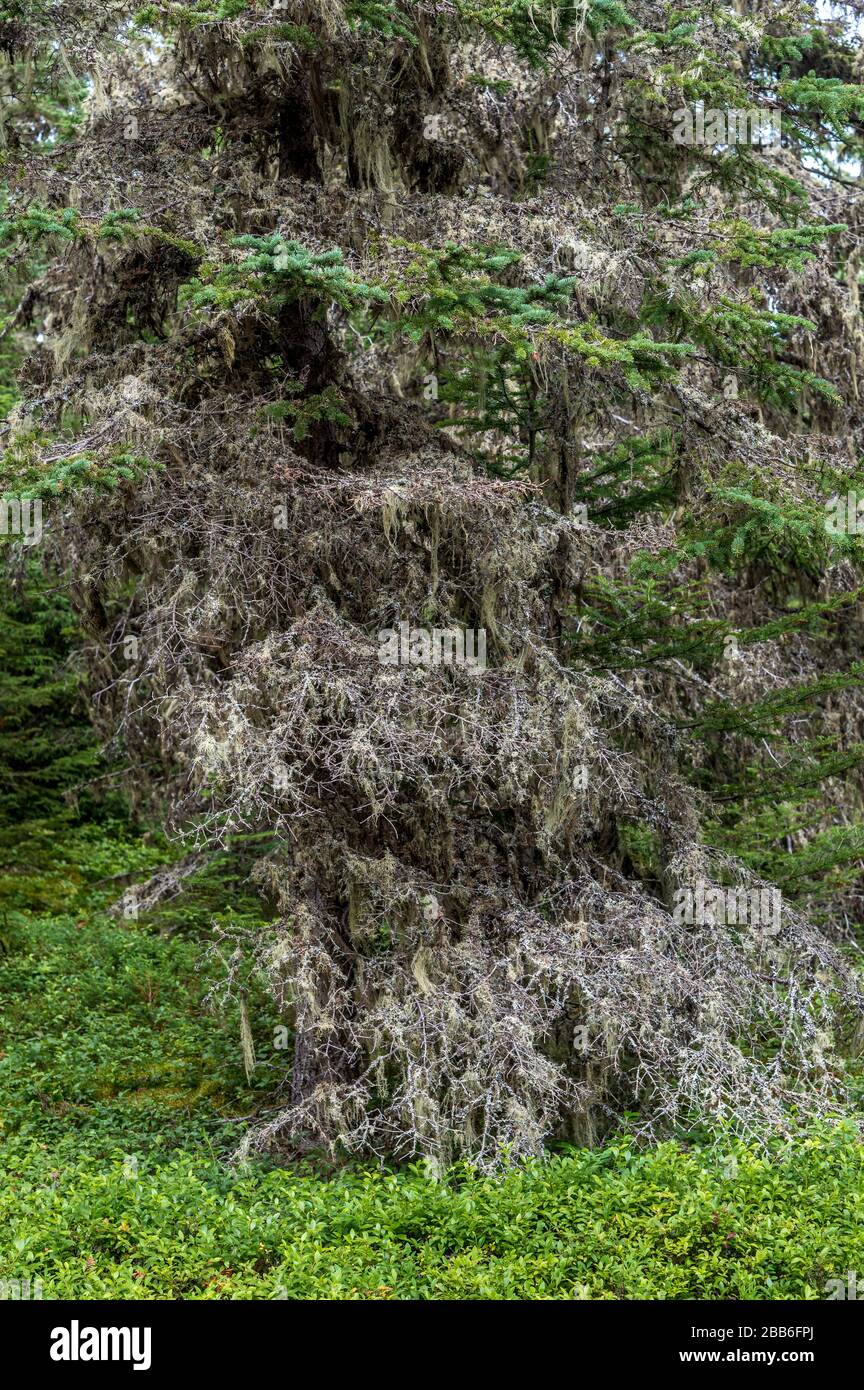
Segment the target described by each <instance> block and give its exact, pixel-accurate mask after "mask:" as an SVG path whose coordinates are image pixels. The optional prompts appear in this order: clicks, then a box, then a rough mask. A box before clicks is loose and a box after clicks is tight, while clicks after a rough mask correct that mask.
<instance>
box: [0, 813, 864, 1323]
mask: <svg viewBox="0 0 864 1390" xmlns="http://www.w3.org/2000/svg"><path fill="white" fill-rule="evenodd" d="M13 845H14V846H15V849H14V852H13V848H12V847H13ZM0 852H2V859H3V861H4V862H3V865H2V870H3V871H2V874H0V970H2V977H3V992H2V993H3V1022H2V1039H0V1049H2V1055H0V1124H2V1129H0V1135H2V1144H0V1168H2V1174H0V1278H5V1279H24V1278H27V1277H29V1278H30V1279H31V1280H33V1279H36V1278H39V1279H40V1280H41V1281H42V1289H43V1296H44V1297H45V1298H94V1299H95V1298H109V1299H148V1298H169V1299H171V1298H186V1299H212V1298H241V1299H256V1298H257V1299H272V1298H290V1299H388V1298H391V1299H393V1298H395V1299H442V1300H443V1299H548V1298H553V1299H557V1298H568V1299H570V1298H615V1299H634V1298H648V1299H740V1298H824V1297H825V1285H826V1281H827V1280H828V1279H832V1278H843V1277H845V1274H846V1271H848V1270H853V1269H862V1268H864V1219H862V1218H864V1150H862V1146H861V1144H860V1142H859V1141H858V1139H857V1138H856V1135H855V1133H854V1132H853V1131H852V1130H851V1129H849V1128H843V1127H838V1128H834V1129H828V1128H826V1129H824V1130H822V1131H820V1132H814V1133H813V1134H812V1135H811V1136H810V1138H808V1139H807V1140H804V1141H799V1142H797V1143H796V1144H794V1145H790V1144H786V1143H781V1142H780V1141H778V1142H777V1143H775V1144H774V1145H772V1146H771V1147H770V1148H769V1149H768V1150H767V1151H765V1152H762V1153H757V1152H755V1151H753V1150H748V1149H746V1148H744V1147H742V1146H738V1145H735V1144H733V1143H731V1142H728V1143H725V1144H715V1145H714V1146H712V1147H710V1148H704V1149H699V1148H696V1149H688V1148H684V1147H682V1146H680V1145H675V1144H666V1145H662V1146H659V1147H657V1148H654V1149H652V1150H650V1151H648V1152H643V1153H637V1152H635V1151H633V1150H631V1148H630V1146H629V1144H628V1143H627V1141H626V1140H625V1139H621V1140H618V1141H616V1142H614V1143H612V1144H610V1145H609V1146H608V1147H606V1148H605V1149H602V1150H595V1151H589V1150H569V1151H566V1152H560V1153H557V1154H555V1155H554V1156H551V1157H550V1158H549V1159H548V1160H547V1161H545V1162H542V1163H541V1162H537V1163H534V1164H531V1165H528V1166H527V1167H524V1168H521V1169H518V1170H515V1171H512V1172H510V1173H508V1174H507V1175H506V1176H504V1177H499V1178H491V1177H479V1176H477V1175H475V1174H472V1173H471V1172H469V1171H467V1170H458V1171H456V1172H454V1173H452V1174H450V1175H449V1176H448V1178H447V1180H446V1181H441V1180H438V1179H436V1177H435V1175H434V1174H433V1173H431V1172H430V1171H429V1170H427V1169H426V1168H424V1167H422V1166H414V1167H410V1168H406V1169H402V1170H400V1171H398V1172H386V1171H382V1170H380V1169H377V1168H376V1169H372V1168H364V1167H362V1166H358V1165H352V1166H346V1167H343V1168H340V1169H336V1170H332V1169H331V1170H330V1171H329V1172H325V1171H322V1170H316V1169H314V1168H313V1167H311V1166H305V1165H295V1166H294V1167H293V1168H277V1167H274V1166H271V1165H268V1164H266V1163H257V1162H256V1163H249V1164H245V1165H243V1166H241V1167H236V1166H235V1167H232V1166H231V1163H230V1155H231V1152H232V1149H233V1147H234V1145H235V1143H236V1139H237V1136H238V1134H239V1133H240V1131H241V1129H242V1119H243V1117H244V1116H247V1115H249V1114H250V1113H251V1112H252V1111H254V1110H256V1109H257V1108H258V1107H260V1106H261V1105H262V1104H263V1103H265V1102H266V1094H267V1088H268V1087H269V1086H270V1085H271V1084H272V1080H273V1072H272V1067H273V1066H274V1065H275V1063H265V1064H263V1065H260V1066H259V1068H258V1069H256V1074H255V1080H254V1083H253V1085H252V1086H251V1087H250V1086H249V1085H248V1084H247V1081H246V1078H245V1074H244V1071H243V1067H242V1058H241V1051H240V1046H239V1029H238V1022H237V1018H236V1017H231V1016H225V1017H222V1016H220V1015H218V1014H214V1013H212V1012H210V1011H208V1010H207V1009H206V1008H205V1007H204V1005H203V998H204V995H205V993H206V991H207V988H208V986H209V985H210V984H211V983H212V975H211V974H210V973H209V972H210V971H211V967H210V966H202V964H201V957H202V945H203V942H204V940H205V938H206V936H207V932H208V927H209V923H210V921H211V919H212V918H213V917H214V916H217V917H218V915H219V907H220V904H219V903H218V901H217V899H218V897H219V895H220V893H221V894H222V895H223V898H224V901H223V902H222V904H221V908H222V910H223V912H224V911H225V910H226V904H228V903H230V908H231V910H232V911H234V912H235V913H236V912H241V913H242V912H251V911H252V910H253V907H252V904H251V900H250V899H248V898H247V897H244V891H246V890H244V887H243V884H242V882H241V881H239V880H238V881H232V880H231V877H230V874H229V875H227V876H223V878H222V879H219V877H218V875H217V876H215V877H214V876H213V875H212V874H211V875H210V877H209V878H208V876H207V875H206V874H205V875H204V876H203V879H201V880H200V881H195V880H193V881H192V882H191V885H190V887H189V888H188V889H187V891H186V892H185V893H184V894H183V895H182V897H181V898H180V899H176V900H175V901H174V903H173V904H168V905H166V906H163V907H161V908H160V909H158V910H157V911H155V912H154V913H153V914H151V915H150V916H149V917H147V918H143V917H142V918H141V919H140V920H137V921H127V920H123V918H122V917H121V918H119V919H118V918H116V917H112V916H110V915H109V914H108V911H107V908H108V906H109V904H110V903H111V902H112V901H115V900H116V898H117V897H118V895H119V892H120V891H121V890H122V886H123V885H124V884H125V883H127V882H128V881H129V880H130V878H138V879H144V878H146V877H147V876H148V875H149V874H151V873H152V872H153V871H154V870H155V869H156V868H158V866H159V865H160V863H162V862H164V860H165V858H166V857H167V851H166V847H165V846H164V845H163V844H161V843H159V842H158V841H157V842H153V843H149V844H148V843H146V842H145V841H143V840H141V839H136V838H131V837H130V836H129V834H128V832H127V831H126V830H125V828H124V827H123V825H122V824H116V825H107V826H105V825H103V826H97V825H85V826H77V827H76V826H75V825H74V824H72V823H69V824H64V823H62V822H61V821H55V822H48V821H45V822H40V823H38V824H33V825H29V826H26V827H23V828H22V827H18V828H16V829H15V830H14V833H13V831H11V830H9V831H4V832H2V835H0ZM250 1013H251V1016H252V1023H253V1029H254V1031H255V1033H256V1042H259V1041H260V1040H261V1039H262V1038H263V1037H264V1036H266V1034H267V1033H268V1031H269V1030H270V1029H271V1027H272V1022H273V1020H272V1018H271V1017H270V1016H269V1014H268V1012H267V1009H266V1006H265V1004H264V1002H263V1001H262V1000H260V999H254V1000H253V999H250Z"/></svg>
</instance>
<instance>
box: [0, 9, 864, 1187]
mask: <svg viewBox="0 0 864 1390" xmlns="http://www.w3.org/2000/svg"><path fill="white" fill-rule="evenodd" d="M0 42H2V48H3V51H4V53H5V54H6V68H5V70H4V78H3V81H4V82H5V83H6V86H7V89H8V90H10V91H15V92H16V93H17V92H19V90H20V83H21V82H22V81H23V78H22V77H21V74H22V73H25V72H26V73H29V74H32V73H34V72H35V73H38V74H39V83H40V84H41V85H40V92H44V93H48V94H49V96H50V97H51V99H52V101H53V106H52V105H50V104H49V103H48V102H46V100H45V99H44V98H40V101H39V102H38V104H37V105H38V111H39V118H38V119H39V121H42V122H44V123H45V125H46V127H47V131H48V138H41V139H40V138H34V135H33V127H34V116H33V102H32V101H31V100H30V99H25V98H24V96H20V97H19V99H18V100H17V102H16V103H13V104H12V105H11V107H10V114H9V116H8V118H7V121H6V127H7V137H6V138H7V146H6V153H5V157H4V158H5V163H4V168H5V176H6V180H7V192H6V197H5V204H4V209H3V218H2V223H0V254H2V257H3V264H4V265H5V266H7V267H8V268H9V271H10V275H12V276H16V275H17V276H23V277H24V280H25V281H26V283H25V284H24V285H23V286H22V293H21V298H20V302H19V303H18V304H17V305H16V307H15V308H14V310H12V311H11V319H12V322H13V324H14V333H15V334H16V335H17V336H16V339H15V341H16V342H17V343H19V344H21V345H22V347H21V350H22V352H23V350H24V346H23V345H25V340H26V347H27V348H28V349H29V350H28V352H27V356H26V360H25V361H24V362H23V365H22V367H21V371H20V375H19V383H20V390H21V394H22V399H21V401H20V403H19V404H18V405H16V407H15V408H14V410H13V412H12V414H11V416H10V421H9V425H8V428H7V429H6V432H5V454H4V486H5V487H6V488H7V489H8V491H9V495H19V494H20V495H27V496H34V497H35V496H38V497H39V498H41V499H42V501H43V503H44V506H45V510H46V516H47V517H48V519H49V520H48V544H47V546H46V554H45V559H46V563H49V564H54V565H56V566H59V567H61V569H63V570H64V571H65V573H66V574H67V576H68V584H69V592H70V594H71V597H72V600H73V604H74V606H75V609H76V613H77V615H78V617H79V620H80V621H81V622H82V623H83V624H84V625H85V627H86V629H87V631H88V634H89V649H88V650H89V656H90V664H91V671H92V682H93V688H94V691H96V692H98V698H97V699H96V700H95V701H94V713H95V718H96V720H97V724H98V727H99V728H100V729H101V731H102V732H103V734H104V735H105V736H107V735H109V734H110V735H111V736H112V737H113V736H117V735H118V733H119V735H120V736H121V737H122V738H123V739H124V740H125V744H126V748H127V750H128V752H129V757H130V763H131V764H132V765H133V766H135V767H136V768H137V769H138V771H137V772H136V774H135V776H136V779H137V781H138V782H139V784H140V782H141V779H142V777H143V776H144V770H145V769H152V768H153V766H154V764H158V772H157V775H156V776H155V777H154V778H153V782H152V789H151V795H152V800H153V806H154V808H155V809H156V811H157V813H159V814H164V815H166V816H167V817H168V819H169V823H170V824H171V826H172V827H173V828H174V830H175V831H176V832H177V833H178V834H182V835H185V836H188V837H191V838H193V839H194V838H195V837H197V838H199V839H201V840H206V841H208V842H210V843H214V844H217V845H220V844H221V845H227V844H230V842H231V838H232V836H234V835H236V834H238V833H241V832H242V833H249V832H251V833H254V834H256V835H260V842H261V846H262V850H261V859H260V862H259V864H258V866H257V870H256V873H257V879H258V882H259V884H260V887H261V891H262V894H263V895H264V897H265V898H266V899H267V900H268V902H269V905H270V907H271V908H272V916H273V920H269V916H270V915H271V914H268V921H267V923H266V925H262V927H261V929H260V930H257V931H253V930H248V929H245V928H244V930H243V932H242V933H241V932H238V934H237V935H236V938H235V939H233V940H232V941H231V942H230V943H229V944H230V948H231V949H230V952H226V951H225V949H224V946H225V943H221V946H222V950H223V955H225V958H226V959H228V960H229V961H230V969H229V973H228V977H227V978H226V985H225V988H226V991H229V992H230V991H237V990H240V991H242V990H243V988H244V985H245V981H246V979H247V976H248V974H249V973H250V972H255V973H260V974H262V975H263V976H264V977H265V979H266V980H267V982H268V984H269V987H270V988H271V990H272V992H273V995H274V997H275V999H276V1001H277V1003H278V1004H279V1006H280V1008H281V1009H282V1010H283V1011H284V1015H285V1018H286V1021H287V1022H288V1023H289V1025H290V1027H291V1030H292V1037H293V1047H292V1050H291V1052H290V1053H289V1054H287V1055H284V1056H283V1055H281V1054H280V1057H279V1059H278V1060H279V1062H280V1064H281V1063H282V1062H283V1061H284V1068H285V1074H284V1077H283V1078H282V1080H281V1084H280V1088H279V1092H278V1095H277V1097H276V1098H275V1101H274V1111H273V1113H272V1116H271V1118H270V1119H269V1121H268V1122H267V1124H266V1125H263V1126H261V1127H259V1128H258V1129H256V1130H254V1131H253V1132H252V1134H251V1135H250V1138H249V1141H248V1142H249V1143H250V1144H251V1143H259V1144H273V1145H276V1146H279V1145H282V1146H291V1147H296V1146H298V1145H302V1144H313V1145H314V1144H319V1143H321V1142H326V1143H328V1144H330V1145H331V1146H333V1147H335V1148H342V1149H347V1150H350V1151H362V1152H368V1151H371V1152H378V1153H385V1154H390V1155H396V1156H398V1157H404V1156H406V1155H411V1154H416V1153H427V1154H430V1155H434V1156H435V1157H437V1158H441V1159H445V1160H446V1159H450V1158H452V1157H454V1156H456V1155H458V1154H460V1153H467V1154H469V1155H470V1156H471V1157H472V1158H474V1159H476V1160H477V1161H479V1162H481V1163H483V1164H487V1165H494V1164H495V1163H498V1162H500V1161H502V1159H504V1158H511V1159H512V1158H518V1157H519V1156H520V1155H524V1154H526V1153H532V1152H536V1151H537V1150H538V1149H539V1148H540V1146H541V1145H542V1144H543V1143H544V1141H545V1140H547V1139H548V1138H549V1137H550V1136H552V1135H556V1134H557V1135H561V1134H566V1135H571V1136H575V1137H578V1138H580V1139H586V1138H587V1139H593V1138H594V1137H595V1136H596V1135H598V1134H599V1133H601V1132H602V1131H603V1130H604V1129H605V1128H606V1127H607V1126H608V1125H609V1124H610V1123H614V1122H616V1121H618V1120H620V1119H621V1118H622V1117H623V1116H624V1115H627V1116H629V1117H630V1122H631V1123H632V1124H633V1125H634V1126H635V1128H636V1129H637V1131H638V1132H640V1133H643V1134H658V1133H663V1132H668V1131H669V1130H670V1128H672V1127H674V1126H681V1125H688V1124H693V1123H695V1122H696V1121H702V1120H705V1119H708V1120H717V1119H721V1120H724V1121H729V1122H732V1123H735V1124H737V1125H738V1126H740V1127H742V1128H745V1129H751V1130H752V1129H758V1128H759V1127H764V1126H765V1125H769V1124H770V1125H776V1124H780V1125H787V1126H788V1125H791V1124H792V1123H794V1116H795V1115H798V1116H801V1115H808V1114H812V1113H814V1112H819V1111H824V1110H826V1109H830V1108H831V1107H834V1106H837V1105H842V1104H843V1095H844V1056H845V1055H846V1054H848V1051H849V1043H850V1038H851V1036H852V1033H853V1032H854V1028H855V1026H856V1015H857V1014H858V1013H859V1012H860V1007H861V996H860V992H859V987H858V979H857V973H856V968H855V956H854V949H853V944H852V940H851V938H852V935H853V928H854V925H855V923H856V922H857V921H859V920H860V907H861V896H860V886H859V884H860V874H861V865H862V859H864V825H862V789H864V784H862V775H861V753H862V748H864V739H862V736H861V725H862V716H864V706H862V694H861V676H862V670H864V666H862V663H861V661H860V651H861V637H862V607H861V592H862V583H864V580H862V574H861V560H862V551H861V540H860V538H859V536H858V534H857V528H856V526H855V525H854V524H850V518H851V517H852V516H853V514H855V515H857V513H856V504H855V503H854V502H853V503H852V505H851V507H850V505H849V499H850V498H852V499H854V498H856V497H857V495H858V494H859V493H861V494H864V477H862V474H861V464H860V457H861V440H860V433H861V407H860V401H859V390H860V388H859V381H860V380H861V378H862V347H864V335H862V324H861V316H860V305H859V278H860V256H859V240H860V225H859V222H860V211H859V204H858V200H857V197H856V191H857V172H858V170H859V168H860V159H861V153H862V129H864V90H862V88H861V86H860V85H859V82H858V75H859V63H860V53H859V43H858V39H857V38H856V36H855V31H854V26H853V25H852V24H851V22H850V14H849V13H847V10H846V9H845V7H842V6H839V7H838V8H837V13H836V17H833V18H827V19H826V18H825V17H824V16H822V15H821V14H820V13H817V11H816V8H815V7H814V6H810V5H806V4H796V5H795V6H791V5H789V4H787V3H783V0H754V2H753V3H736V4H729V3H721V2H720V0H709V2H708V3H704V4H701V5H699V6H697V7H691V8H689V9H688V8H684V9H680V8H677V7H676V6H673V5H670V4H666V3H647V0H628V3H626V4H625V3H618V0H581V3H580V4H578V5H569V4H566V5H565V4H558V3H557V2H556V3H554V4H552V5H551V7H550V6H547V7H545V8H543V7H541V6H538V5H534V4H532V3H530V2H529V0H494V3H491V4H475V3H473V0H448V3H446V4H444V5H440V4H436V5H434V6H433V5H426V4H419V5H415V4H401V3H392V0H373V2H372V3H366V0H348V3H343V0H334V2H333V3H331V4H327V5H319V4H318V3H317V0H285V3H279V4H266V3H263V0H262V2H261V3H255V2H254V0H201V3H194V4H182V3H177V2H176V0H166V3H154V4H149V5H146V6H145V7H144V8H143V9H141V8H137V9H136V7H134V6H130V7H128V9H127V8H126V7H125V6H123V5H114V6H112V7H110V10H106V8H105V7H103V6H97V5H95V4H91V3H89V0H72V2H71V3H68V4H67V3H63V4H59V5H48V4H45V3H32V4H31V3H26V0H5V3H4V4H3V5H2V7H0ZM28 80H29V79H28ZM73 82H74V83H79V84H84V89H85V90H86V99H85V103H84V119H83V122H82V124H81V128H80V130H79V131H77V132H76V136H75V138H74V139H63V138H59V135H60V132H61V126H62V125H63V122H64V121H66V120H68V111H69V104H68V92H69V84H70V83H73ZM64 113H67V114H64ZM27 335H29V337H28V336H27ZM832 499H834V501H833V502H832ZM840 499H846V501H845V503H844V506H843V508H841V510H842V515H843V518H845V520H844V521H843V524H836V525H833V526H832V525H828V524H826V519H827V518H828V517H829V516H830V515H831V514H832V513H831V508H832V507H833V508H834V513H833V514H834V515H835V518H836V517H839V515H840V513H839V512H838V510H837V509H838V507H839V506H840ZM400 623H408V624H409V626H411V627H414V628H423V629H439V630H445V629H447V630H452V629H456V630H458V631H462V630H465V629H469V630H477V629H483V630H484V631H485V634H486V638H487V649H488V665H487V668H486V669H485V670H484V671H478V670H472V669H469V668H467V667H465V666H458V665H448V664H445V665H440V666H427V665H425V664H424V662H423V661H422V660H421V661H418V660H414V661H409V663H408V664H407V665H398V666H390V665H387V664H382V662H381V661H380V660H379V643H378V634H379V632H381V631H385V632H386V631H388V630H391V629H392V630H396V629H397V628H398V627H399V625H400ZM148 775H149V774H148ZM775 887H776V888H779V890H780V892H781V894H782V915H781V917H780V919H779V920H776V921H775V920H774V919H773V918H772V921H771V923H770V924H766V923H764V922H759V921H755V922H754V921H752V920H749V919H748V920H735V915H734V913H733V914H731V916H730V915H726V916H724V915H723V914H722V913H721V914H720V915H719V917H718V915H717V914H716V913H715V915H714V917H713V920H712V919H711V918H710V917H709V919H707V920H696V921H694V920H693V919H692V914H691V916H690V920H687V919H686V917H682V914H681V913H680V911H679V910H678V908H679V906H680V903H681V901H682V896H683V898H686V896H687V894H688V893H689V894H690V895H691V898H690V901H692V900H693V895H694V894H695V893H696V891H697V890H698V891H700V892H703V896H704V890H705V889H706V888H707V890H708V891H709V892H712V893H717V894H719V893H720V892H721V890H723V891H725V890H739V891H740V892H741V893H742V894H744V895H745V896H746V895H747V894H750V895H751V900H752V895H753V894H756V895H758V894H759V893H760V892H762V891H763V890H764V891H766V892H768V891H773V889H774V888H775ZM757 900H758V896H757ZM766 926H767V929H764V928H766Z"/></svg>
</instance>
